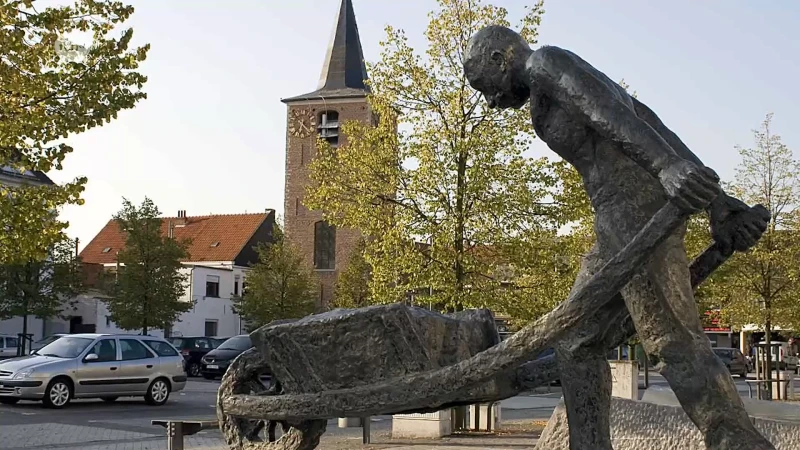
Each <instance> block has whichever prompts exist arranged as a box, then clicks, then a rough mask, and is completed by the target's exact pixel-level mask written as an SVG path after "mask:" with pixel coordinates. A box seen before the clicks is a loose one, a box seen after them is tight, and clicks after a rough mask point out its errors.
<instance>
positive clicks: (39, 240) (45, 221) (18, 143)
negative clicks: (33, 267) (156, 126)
mask: <svg viewBox="0 0 800 450" xmlns="http://www.w3.org/2000/svg"><path fill="white" fill-rule="evenodd" d="M41 4H42V2H38V1H35V0H4V1H2V2H0V24H1V25H2V26H0V167H11V168H13V169H15V170H20V171H25V170H31V171H35V170H40V171H43V172H47V171H49V170H52V169H61V168H62V162H63V160H64V158H65V156H66V155H67V154H68V153H70V152H71V151H72V147H70V146H69V145H67V144H66V143H63V140H64V139H65V138H67V137H68V136H69V135H71V134H76V133H80V132H83V131H86V130H88V129H90V128H93V127H96V126H101V125H102V124H103V123H105V122H110V121H111V120H112V119H114V118H116V117H117V114H118V113H119V111H121V110H124V109H130V108H133V107H134V106H135V104H136V103H137V102H138V101H139V100H141V99H143V98H145V94H144V93H143V92H142V91H141V88H142V86H143V84H144V83H145V81H146V77H144V76H143V75H141V74H139V73H137V72H136V69H137V68H138V66H139V63H140V62H142V61H143V60H144V59H145V57H146V54H147V50H148V48H149V46H147V45H146V46H144V47H139V48H129V46H130V40H131V37H132V36H133V31H132V30H131V29H127V30H124V31H123V32H122V33H121V35H120V36H119V37H117V38H115V37H113V36H112V32H113V31H114V29H115V28H116V27H117V26H119V25H121V24H123V23H124V22H125V21H126V20H127V19H128V18H129V17H130V16H131V14H132V13H133V8H132V7H130V6H127V5H124V4H123V3H121V2H117V1H110V0H109V1H104V0H76V1H75V2H74V4H73V5H71V6H50V7H44V6H41ZM73 33H82V34H85V35H88V36H91V37H92V43H91V45H90V46H89V48H88V49H85V50H84V49H78V50H79V51H76V50H75V49H74V48H71V46H70V44H69V43H68V42H67V41H66V40H65V39H66V38H67V37H68V36H70V35H71V34H73ZM59 141H62V142H60V143H59ZM85 184H86V178H83V177H80V178H77V179H75V180H73V181H72V182H70V183H67V184H64V185H56V186H42V187H32V186H27V187H25V186H23V187H20V186H8V185H3V186H0V263H2V264H5V263H9V264H26V263H27V262H28V261H39V260H44V259H45V258H46V257H47V252H48V250H49V249H50V248H51V247H52V246H53V245H55V244H56V243H57V242H60V241H61V240H62V239H63V238H64V237H65V236H64V233H63V231H64V229H65V228H66V226H67V224H66V223H65V222H62V221H59V220H58V219H57V216H56V214H55V211H57V210H58V209H59V208H60V207H62V206H63V205H68V204H82V203H83V200H81V199H80V193H81V192H82V191H83V189H84V185H85Z"/></svg>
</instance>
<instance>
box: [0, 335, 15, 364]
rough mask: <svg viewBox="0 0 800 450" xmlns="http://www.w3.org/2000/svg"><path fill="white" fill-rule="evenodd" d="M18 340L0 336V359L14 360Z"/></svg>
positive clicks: (12, 337) (13, 337)
mask: <svg viewBox="0 0 800 450" xmlns="http://www.w3.org/2000/svg"><path fill="white" fill-rule="evenodd" d="M18 346H19V338H18V337H16V336H11V335H8V334H0V359H6V358H14V357H15V356H17V347H18Z"/></svg>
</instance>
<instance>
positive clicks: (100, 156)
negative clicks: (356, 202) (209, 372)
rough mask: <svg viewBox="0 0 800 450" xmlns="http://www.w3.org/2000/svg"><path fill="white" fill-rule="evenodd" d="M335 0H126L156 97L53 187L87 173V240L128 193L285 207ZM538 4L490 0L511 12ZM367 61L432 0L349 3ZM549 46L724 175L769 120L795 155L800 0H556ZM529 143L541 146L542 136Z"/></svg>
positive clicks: (171, 204)
mask: <svg viewBox="0 0 800 450" xmlns="http://www.w3.org/2000/svg"><path fill="white" fill-rule="evenodd" d="M339 1H340V0H293V1H291V2H288V1H285V2H283V1H282V2H279V1H274V0H261V1H257V0H228V1H226V2H222V1H213V0H192V1H189V0H158V1H156V0H129V2H131V3H133V4H134V6H135V7H136V12H135V13H134V16H133V18H132V20H131V21H130V26H132V27H133V28H134V30H135V33H134V40H135V42H136V43H138V44H142V43H145V42H149V43H150V44H151V45H152V50H151V51H150V54H149V57H148V59H147V61H146V62H145V63H144V65H143V68H142V72H143V73H145V74H146V75H147V76H148V77H149V81H148V83H147V85H146V86H145V89H146V91H147V93H148V96H149V98H148V99H147V100H145V101H143V102H141V103H139V105H138V106H137V107H136V108H135V109H133V110H129V111H124V112H122V113H121V114H120V115H119V118H118V119H117V120H115V121H114V122H112V123H110V124H107V125H105V126H103V127H101V128H97V129H94V130H91V131H89V132H87V133H84V134H81V135H77V136H74V137H71V138H70V139H69V142H70V143H71V144H72V145H73V146H74V147H75V152H74V153H73V154H72V155H70V156H69V157H68V158H67V160H66V162H65V170H63V171H61V172H51V173H50V176H51V177H52V178H53V179H54V180H56V181H57V182H64V181H67V180H70V179H72V178H73V177H75V176H80V175H85V176H87V177H88V178H89V183H88V187H87V190H86V192H85V193H84V199H85V200H86V204H85V205H84V206H80V207H69V208H66V210H65V211H64V212H63V216H62V217H63V218H64V219H65V220H68V221H69V222H70V228H69V231H68V232H69V234H70V236H71V237H78V238H80V241H81V248H82V247H83V245H85V244H86V243H88V242H89V240H90V239H91V238H92V237H94V235H95V234H96V233H97V232H98V231H100V229H101V228H102V226H103V225H104V224H105V223H106V222H107V221H108V220H109V219H110V218H111V216H112V214H114V213H115V212H116V211H117V210H119V208H120V205H121V201H122V197H123V196H124V197H127V198H128V199H130V200H132V201H134V202H136V203H138V202H140V201H141V200H142V199H143V198H144V196H149V197H150V198H152V199H153V200H154V201H155V202H156V204H157V205H158V206H159V208H160V209H161V211H162V213H164V214H167V215H176V214H177V211H178V210H179V209H185V210H187V213H188V215H203V214H210V213H213V214H233V213H243V212H259V211H263V210H264V209H267V208H269V209H275V210H277V211H278V213H281V214H282V212H283V188H284V165H285V142H286V134H285V132H286V117H285V114H286V106H285V105H284V104H283V103H281V102H280V99H281V98H285V97H290V96H293V95H299V94H304V93H306V92H309V91H312V90H314V89H315V88H316V85H317V81H318V79H319V75H320V69H321V67H322V63H323V59H324V56H325V55H324V52H325V49H326V46H327V44H328V40H329V39H330V34H331V31H332V28H333V22H334V18H335V15H336V12H337V9H338V5H339ZM533 1H534V0H495V1H493V2H491V3H493V4H495V5H498V6H504V7H506V8H507V9H508V10H509V11H510V13H511V15H512V23H513V22H516V20H517V19H518V17H519V16H520V15H521V14H522V13H523V6H524V5H526V4H532V3H533ZM353 4H354V8H355V12H356V17H357V20H358V24H359V30H360V33H361V42H362V46H363V48H364V53H365V57H366V59H367V60H368V61H375V60H376V59H377V58H378V54H379V51H380V49H379V45H378V42H379V41H380V40H382V39H383V38H384V31H383V29H384V26H385V25H387V24H391V25H392V26H394V27H396V28H402V29H405V30H406V32H407V34H408V36H409V37H410V40H411V43H412V45H414V46H415V47H416V48H418V49H420V50H422V49H423V46H424V44H425V41H424V38H423V36H422V32H423V30H424V28H425V26H426V24H427V16H426V14H427V12H428V11H430V10H432V9H434V8H435V7H436V2H435V0H403V1H397V0H392V1H390V0H369V1H367V0H353ZM545 9H546V11H547V12H546V13H545V15H544V19H543V22H542V26H541V29H540V31H541V38H540V44H550V45H557V46H560V47H563V48H566V49H569V50H572V51H573V52H575V53H577V54H578V55H580V56H581V57H583V58H584V59H585V60H587V61H588V62H589V63H591V64H592V65H594V66H595V67H597V68H598V69H600V70H602V71H604V72H605V73H606V74H607V75H608V76H609V77H611V78H612V79H614V80H620V79H622V78H624V79H625V81H626V82H627V83H629V84H630V85H631V86H632V88H633V89H634V90H636V91H638V94H639V99H640V100H642V101H643V102H644V103H646V104H647V105H649V106H650V107H651V109H653V110H654V111H655V112H656V113H657V114H658V115H659V116H660V117H661V119H662V121H664V123H665V124H666V125H667V126H668V127H670V128H671V129H672V130H673V131H675V132H676V133H677V134H678V135H679V136H680V137H681V138H682V140H683V141H684V142H685V143H686V144H687V145H688V146H689V148H691V149H692V150H693V151H694V152H695V153H696V154H697V155H698V156H699V157H700V158H701V159H702V160H703V161H704V162H705V163H706V164H707V165H709V166H711V167H713V168H714V169H716V170H717V172H719V173H720V175H721V176H722V177H723V179H726V178H730V177H731V176H732V175H733V169H734V167H735V166H736V164H737V163H738V161H739V158H738V155H737V154H736V152H735V150H734V145H736V144H741V145H744V146H750V145H752V142H753V140H752V135H751V131H750V130H751V129H753V128H757V127H758V126H759V125H760V123H761V121H762V120H763V119H764V116H765V115H766V114H767V113H768V112H774V113H775V118H774V120H773V129H774V130H775V131H776V132H777V133H779V134H781V135H782V136H783V139H784V142H785V143H786V144H787V145H789V147H790V148H793V149H795V154H796V155H798V156H800V127H798V126H797V111H796V109H797V107H798V106H799V105H800V91H798V80H800V77H799V76H798V75H800V62H798V58H800V38H799V37H798V25H800V3H798V2H796V1H794V0H773V1H761V2H756V1H745V0H728V1H723V0H714V1H712V0H709V1H702V2H699V1H696V0H694V1H691V0H670V1H655V0H651V1H642V0H609V1H605V2H599V1H596V0H549V1H546V2H545ZM534 151H535V153H537V154H544V152H546V151H547V149H546V147H544V146H543V144H542V143H541V142H538V143H537V144H536V147H535V148H534Z"/></svg>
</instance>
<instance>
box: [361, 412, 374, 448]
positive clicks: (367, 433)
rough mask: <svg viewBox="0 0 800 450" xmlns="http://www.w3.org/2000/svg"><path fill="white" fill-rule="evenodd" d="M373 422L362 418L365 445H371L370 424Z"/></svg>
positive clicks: (362, 438) (370, 419)
mask: <svg viewBox="0 0 800 450" xmlns="http://www.w3.org/2000/svg"><path fill="white" fill-rule="evenodd" d="M371 422H372V418H371V417H369V416H367V417H362V418H361V441H362V443H364V444H369V443H370V423H371Z"/></svg>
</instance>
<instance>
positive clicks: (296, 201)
mask: <svg viewBox="0 0 800 450" xmlns="http://www.w3.org/2000/svg"><path fill="white" fill-rule="evenodd" d="M299 214H300V198H299V197H295V198H294V215H295V216H297V215H299Z"/></svg>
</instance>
